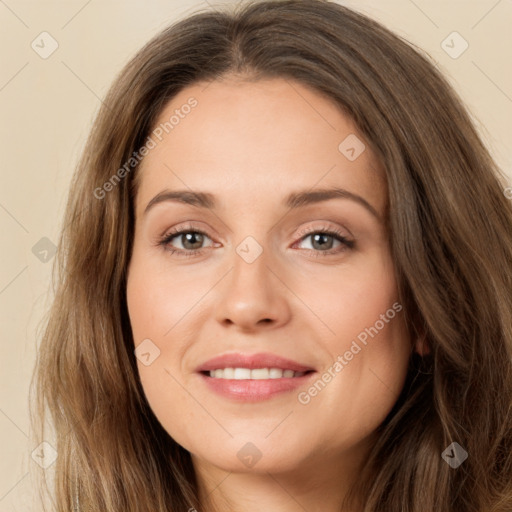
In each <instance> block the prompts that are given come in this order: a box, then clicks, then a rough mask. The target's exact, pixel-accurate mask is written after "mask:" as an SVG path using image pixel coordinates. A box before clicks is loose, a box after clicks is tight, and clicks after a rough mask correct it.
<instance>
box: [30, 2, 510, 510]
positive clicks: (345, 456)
mask: <svg viewBox="0 0 512 512" xmlns="http://www.w3.org/2000/svg"><path fill="white" fill-rule="evenodd" d="M504 187H505V181H504V176H503V175H502V174H500V171H499V169H498V168H497V166H496V164H495V163H494V162H493V160H492V158H491V157H490V155H489V153H488V151H487V150H486V148H485V147H484V145H483V143H482V142H481V140H480V139H479V137H478V135H477V132H476V130H475V128H474V127H473V125H472V123H471V121H470V118H469V116H468V114H467V112H466V111H465V109H464V107H463V105H462V103H461V101H460V100H459V99H458V97H457V96H456V94H455V93H454V91H453V90H452V89H451V88H450V86H449V85H448V83H447V81H446V80H445V79H444V78H443V77H442V76H440V74H439V72H438V71H437V70H436V68H435V66H433V64H432V63H430V62H429V61H428V60H427V59H426V58H425V57H423V56H421V55H420V54H419V53H418V52H417V51H416V50H413V49H412V48H411V46H409V45H408V44H407V43H406V42H404V41H402V40H401V39H399V38H398V37H397V36H395V35H393V34H392V33H390V32H389V31H388V30H387V29H385V28H384V27H382V26H381V25H379V24H378V23H376V22H375V21H372V20H370V19H368V18H367V17H365V16H363V15H361V14H358V13H356V12H353V11H351V10H349V9H347V8H345V7H342V6H339V5H337V4H334V3H328V2H323V1H319V0H307V1H296V0H286V1H264V2H257V3H251V4H247V5H245V6H243V7H239V8H237V9H234V10H233V12H222V13H221V12H214V11H210V12H204V13H198V14H196V15H193V16H190V17H189V18H187V19H185V20H183V21H181V22H179V23H177V24H175V25H173V26H171V27H169V28H168V29H166V30H164V31H163V32H162V33H161V34H159V35H158V36H157V37H156V38H154V39H153V40H152V41H151V42H150V43H148V44H147V45H146V46H145V47H144V48H143V49H142V50H141V51H140V52H139V53H138V54H137V55H136V56H135V58H134V59H133V60H132V61H131V62H130V63H129V64H128V65H127V66H126V67H125V69H124V70H123V71H122V73H121V74H120V75H119V77H118V78H117V79H116V81H115V83H114V84H113V86H112V88H111V89H110V91H109V93H108V95H107V97H106V99H105V102H104V106H103V108H102V110H101V111H100V112H99V114H98V118H97V119H96V122H95V124H94V127H93V130H92V133H91V135H90V138H89V141H88V143H87V147H86V148H85V151H84V154H83V157H82V160H81V162H80V165H79V167H78V169H77V172H76V174H75V179H74V182H73V185H72V190H71V193H70V198H69V203H68V206H67V212H66V220H67V223H66V225H65V227H64V229H63V233H62V239H61V241H60V245H59V253H58V261H59V263H60V265H59V267H58V276H57V277H58V287H57V290H56V298H55V302H54V305H53V308H52V310H51V314H50V317H49V322H48V326H47V329H46V332H45V334H44V337H43V340H42V344H41V348H40V354H39V360H38V366H37V375H36V377H37V378H36V380H35V384H36V391H37V397H38V410H37V414H35V416H36V417H37V419H41V418H44V415H45V407H46V405H47V409H48V411H49V412H50V413H51V416H52V421H53V424H54V426H55V430H56V433H57V441H56V447H55V448H56V450H57V452H58V457H57V460H56V462H55V493H54V495H55V502H56V510H58V511H60V510H70V509H72V508H73V507H74V510H91V511H93V510H94V511H97V510H109V511H121V510H123V511H128V510H129V511H147V510H152V511H164V510H165V511H169V510H172V511H186V510H189V511H190V510H201V511H202V510H206V511H213V510H233V511H235V510H244V511H252V510H276V511H277V510H279V511H296V510H320V509H321V510H323V511H326V510H327V511H330V510H332V511H335V510H336V511H357V512H359V511H363V512H370V511H372V512H377V511H379V512H384V511H385V512H393V511H397V512H398V511H400V512H405V511H408V512H431V511H433V510H436V511H437V510H438V511H448V512H469V511H481V512H484V511H486V512H487V511H494V512H498V511H500V512H501V511H503V512H504V511H510V510H512V455H511V447H512V429H511V426H512V418H511V411H512V408H511V404H512V296H511V291H510V290H511V289H512V277H511V276H512V233H511V229H510V228H511V225H512V206H511V204H510V201H508V200H507V198H506V197H505V194H504V193H503V189H504ZM45 402H46V404H45ZM41 425H42V423H41V424H38V429H39V430H38V432H39V436H40V437H39V441H42V440H44V439H45V437H44V430H43V428H42V426H41Z"/></svg>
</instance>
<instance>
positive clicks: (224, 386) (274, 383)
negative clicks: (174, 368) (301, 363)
mask: <svg viewBox="0 0 512 512" xmlns="http://www.w3.org/2000/svg"><path fill="white" fill-rule="evenodd" d="M314 373H315V372H311V373H306V375H303V376H302V377H291V378H284V377H282V378H280V379H261V380H251V379H243V380H235V379H216V378H214V377H209V376H208V375H205V374H203V373H200V374H199V375H200V377H202V379H203V380H204V382H205V384H206V385H207V386H208V387H209V388H210V389H211V390H212V391H214V392H215V393H217V394H219V395H221V396H223V397H226V398H230V399H232V400H238V401H243V402H260V401H263V400H268V399H269V398H272V397H273V396H275V395H278V394H282V393H286V392H290V391H293V390H295V389H297V388H299V387H300V386H303V385H304V384H305V383H306V382H307V381H308V380H309V379H310V378H311V376H312V375H314Z"/></svg>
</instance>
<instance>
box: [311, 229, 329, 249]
mask: <svg viewBox="0 0 512 512" xmlns="http://www.w3.org/2000/svg"><path fill="white" fill-rule="evenodd" d="M326 238H330V239H331V243H330V244H328V243H327V245H328V247H327V249H330V248H331V247H332V236H331V235H326V234H322V233H317V234H316V235H313V247H315V244H316V243H317V242H318V243H320V245H319V248H320V249H322V248H324V249H325V248H326V242H325V239H326ZM317 248H318V247H315V249H317Z"/></svg>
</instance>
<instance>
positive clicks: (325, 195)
mask: <svg viewBox="0 0 512 512" xmlns="http://www.w3.org/2000/svg"><path fill="white" fill-rule="evenodd" d="M330 199H350V200H352V201H355V202H357V203H358V204H360V205H361V206H363V207H364V208H366V209H367V210H368V211H369V212H370V213H371V214H372V215H373V216H374V217H376V218H377V220H379V221H382V219H381V216H380V215H379V213H378V212H377V210H376V209H375V208H374V207H373V206H372V205H371V204H370V203H369V202H368V201H367V200H366V199H364V198H363V197H361V196H359V195H357V194H354V193H353V192H349V191H348V190H345V189H343V188H337V187H335V188H323V189H314V190H300V191H298V192H292V193H291V194H289V195H288V196H287V197H286V198H285V200H284V202H283V204H284V206H286V207H287V208H289V209H292V210H295V209H298V208H301V207H303V206H307V205H310V204H316V203H320V202H323V201H328V200H330ZM167 201H172V202H177V203H183V204H189V205H192V206H197V207H198V208H206V209H209V210H215V209H216V207H217V201H216V199H215V196H214V195H213V194H211V193H209V192H199V191H192V190H163V191H162V192H160V193H158V194H157V195H156V196H155V197H153V199H151V201H149V203H148V204H147V206H146V208H145V210H144V215H146V214H147V212H148V211H149V210H150V209H151V208H153V207H154V206H155V205H157V204H159V203H163V202H167Z"/></svg>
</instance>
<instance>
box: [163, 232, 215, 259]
mask: <svg viewBox="0 0 512 512" xmlns="http://www.w3.org/2000/svg"><path fill="white" fill-rule="evenodd" d="M206 240H210V242H212V243H211V244H210V245H208V246H207V247H212V246H213V241H212V239H211V238H210V237H209V236H208V235H207V234H206V233H204V232H203V231H201V230H199V229H196V228H194V227H193V226H186V227H184V228H182V229H173V230H171V231H170V232H168V233H166V234H165V235H164V237H163V238H162V239H161V240H160V241H159V242H158V243H159V245H161V246H163V247H164V248H165V249H166V250H167V251H169V252H170V253H171V254H174V253H177V254H180V255H183V256H194V255H195V254H198V253H200V252H201V251H202V250H203V249H205V248H206V247H205V246H204V245H203V244H204V243H205V241H206ZM176 244H177V245H178V247H176ZM180 245H181V247H180Z"/></svg>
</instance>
